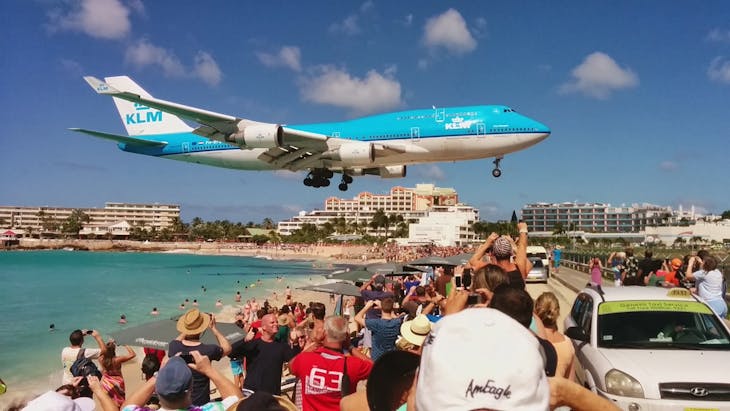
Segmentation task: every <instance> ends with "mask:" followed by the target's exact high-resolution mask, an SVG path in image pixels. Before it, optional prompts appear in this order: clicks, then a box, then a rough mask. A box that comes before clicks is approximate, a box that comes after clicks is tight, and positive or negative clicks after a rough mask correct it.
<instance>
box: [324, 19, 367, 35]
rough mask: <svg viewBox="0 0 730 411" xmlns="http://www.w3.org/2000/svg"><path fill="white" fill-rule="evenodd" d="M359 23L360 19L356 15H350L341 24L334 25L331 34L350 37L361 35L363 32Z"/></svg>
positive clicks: (330, 29) (331, 27)
mask: <svg viewBox="0 0 730 411" xmlns="http://www.w3.org/2000/svg"><path fill="white" fill-rule="evenodd" d="M357 21H358V17H357V16H356V15H354V14H352V15H349V16H347V17H346V18H345V19H344V20H342V21H341V22H338V23H332V25H330V28H329V32H330V33H333V34H346V35H348V36H354V35H356V34H360V33H361V32H362V30H360V25H359V24H358V22H357Z"/></svg>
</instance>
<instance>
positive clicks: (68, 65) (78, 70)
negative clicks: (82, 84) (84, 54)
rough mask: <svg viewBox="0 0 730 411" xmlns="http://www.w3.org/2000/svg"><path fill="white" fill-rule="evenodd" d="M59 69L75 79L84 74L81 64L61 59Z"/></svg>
mask: <svg viewBox="0 0 730 411" xmlns="http://www.w3.org/2000/svg"><path fill="white" fill-rule="evenodd" d="M61 68H62V69H63V70H64V71H66V72H67V73H70V74H71V75H73V76H75V77H78V76H80V75H82V74H83V72H84V69H83V68H82V67H81V64H80V63H79V62H77V61H75V60H69V59H61Z"/></svg>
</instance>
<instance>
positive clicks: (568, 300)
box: [527, 267, 613, 331]
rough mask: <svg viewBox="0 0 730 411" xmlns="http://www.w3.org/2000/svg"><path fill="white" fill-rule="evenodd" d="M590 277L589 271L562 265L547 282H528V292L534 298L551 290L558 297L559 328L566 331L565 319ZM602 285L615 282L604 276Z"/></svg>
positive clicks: (606, 285)
mask: <svg viewBox="0 0 730 411" xmlns="http://www.w3.org/2000/svg"><path fill="white" fill-rule="evenodd" d="M589 279H590V276H589V275H588V273H584V272H580V271H576V270H573V269H570V268H568V267H560V273H558V274H555V273H551V275H550V279H548V282H547V284H540V283H528V284H527V292H528V293H530V296H532V298H533V299H536V298H537V297H539V296H540V294H542V293H544V292H546V291H551V292H552V293H553V294H555V295H556V296H557V297H558V302H559V303H560V317H558V329H559V330H560V331H565V330H563V320H565V316H567V315H568V313H570V308H571V307H572V306H573V300H575V296H576V295H577V292H578V291H579V290H581V289H583V288H584V287H585V285H586V283H588V280H589ZM602 287H604V288H605V287H613V282H612V281H610V280H606V279H605V278H604V279H603V284H602Z"/></svg>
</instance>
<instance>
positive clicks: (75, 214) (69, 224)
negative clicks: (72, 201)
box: [63, 208, 91, 235]
mask: <svg viewBox="0 0 730 411" xmlns="http://www.w3.org/2000/svg"><path fill="white" fill-rule="evenodd" d="M89 221H91V218H90V217H89V216H88V215H87V214H86V213H84V212H83V211H81V210H80V209H78V208H77V209H74V210H73V211H71V215H70V216H68V218H67V219H66V221H65V222H64V224H63V232H64V233H66V234H75V235H78V234H79V231H81V228H82V227H83V224H84V223H88V222H89Z"/></svg>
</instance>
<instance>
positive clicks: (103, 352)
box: [91, 330, 106, 357]
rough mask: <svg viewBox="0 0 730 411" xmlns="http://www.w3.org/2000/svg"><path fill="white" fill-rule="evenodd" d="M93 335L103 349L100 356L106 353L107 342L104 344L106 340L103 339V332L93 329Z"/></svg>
mask: <svg viewBox="0 0 730 411" xmlns="http://www.w3.org/2000/svg"><path fill="white" fill-rule="evenodd" d="M91 336H92V337H94V339H95V340H96V343H97V344H98V345H99V349H100V350H101V351H100V352H99V357H101V356H103V355H104V354H106V344H104V340H102V339H101V334H99V331H96V330H91Z"/></svg>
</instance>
